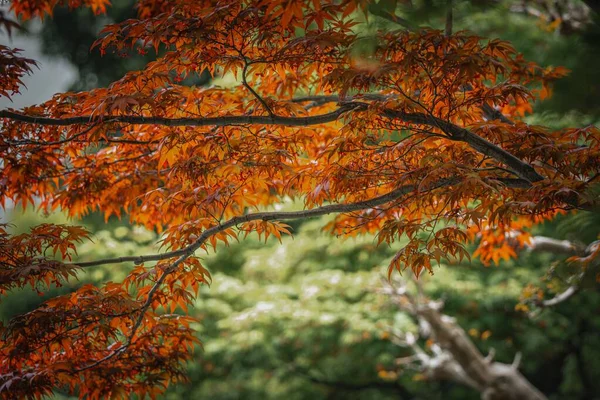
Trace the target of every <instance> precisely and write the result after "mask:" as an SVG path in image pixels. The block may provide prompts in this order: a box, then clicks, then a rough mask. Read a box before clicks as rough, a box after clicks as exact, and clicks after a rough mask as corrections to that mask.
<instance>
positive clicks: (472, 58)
mask: <svg viewBox="0 0 600 400" xmlns="http://www.w3.org/2000/svg"><path fill="white" fill-rule="evenodd" d="M392 3H393V5H394V6H395V4H396V3H395V2H392ZM392 3H390V4H392ZM61 4H67V5H68V6H69V7H71V8H75V7H89V8H91V10H92V11H94V12H95V13H102V12H104V11H105V9H106V7H107V6H108V1H106V0H72V1H68V2H67V1H58V0H35V1H34V0H15V1H13V2H12V5H11V7H12V9H13V10H14V12H15V13H16V14H17V15H19V16H20V18H22V19H28V18H34V17H40V18H41V17H43V16H46V15H51V14H52V12H53V10H54V8H55V7H56V6H58V5H61ZM370 4H371V5H372V4H373V3H371V2H369V1H366V0H343V1H337V2H321V1H315V0H274V1H266V0H248V1H245V2H240V1H238V0H219V1H212V0H202V1H195V2H193V1H162V0H161V1H155V0H141V1H139V2H138V8H137V10H138V18H137V19H130V20H126V21H120V22H116V23H113V24H110V25H108V26H106V27H104V28H103V29H102V32H101V33H100V37H99V38H98V39H97V41H96V42H95V43H94V45H93V47H94V51H100V52H101V53H105V52H107V51H115V52H117V53H118V54H120V55H123V56H127V55H128V54H129V52H130V51H135V48H137V49H138V51H140V50H139V49H142V52H144V51H145V49H146V48H148V47H154V48H155V50H156V54H155V59H154V60H153V61H151V62H149V63H148V64H147V65H146V66H144V67H143V68H142V69H141V70H139V71H131V72H129V73H127V74H126V75H125V76H123V77H122V78H121V79H118V80H116V81H114V82H113V83H111V84H110V85H108V86H107V87H105V88H97V89H93V90H89V91H85V92H79V93H65V94H57V95H55V96H54V97H53V98H52V99H50V100H49V101H46V102H44V103H42V104H40V105H38V106H32V107H28V108H26V109H24V110H20V111H18V110H0V124H1V126H2V136H1V137H0V163H1V165H2V169H0V201H1V204H3V205H6V204H10V202H14V203H16V204H19V203H21V204H22V205H24V206H29V205H32V206H35V207H39V208H40V209H41V210H44V211H51V210H56V209H59V208H60V209H62V210H64V211H65V212H66V213H67V214H68V215H70V216H74V217H78V216H82V215H85V214H87V213H89V212H91V211H93V210H99V211H100V212H103V213H104V216H105V218H106V219H108V218H109V217H110V216H112V215H117V216H121V215H126V216H127V217H128V218H129V220H130V222H131V223H136V224H140V225H143V226H145V227H146V228H148V229H153V230H156V231H157V232H159V233H162V234H163V236H162V239H161V240H162V242H161V244H162V246H163V247H162V248H161V250H160V252H158V253H156V254H138V255H124V256H121V257H117V258H111V259H98V260H90V261H85V262H83V261H76V262H72V261H71V257H73V256H74V254H75V250H76V245H77V243H78V242H80V241H82V240H86V238H87V232H85V231H83V230H81V229H80V228H76V227H67V226H56V225H48V224H46V225H41V226H39V227H36V228H34V229H33V230H32V231H31V232H29V233H28V234H21V235H12V234H10V233H9V232H8V229H5V227H1V229H0V261H1V268H0V291H2V292H5V291H7V290H10V289H12V288H15V287H23V286H27V285H29V286H32V287H34V288H36V289H37V288H38V286H40V285H42V286H43V287H48V286H59V285H61V284H63V283H64V282H65V281H66V280H68V279H70V278H72V277H73V276H74V275H75V274H76V272H77V271H78V270H80V269H83V268H86V269H87V268H94V267H97V266H100V265H106V264H117V263H127V262H128V263H133V264H134V265H135V266H134V267H133V268H132V269H131V271H130V272H129V273H128V275H127V276H126V277H125V278H124V279H123V280H122V281H121V282H109V283H105V284H104V285H99V287H94V286H91V285H84V286H82V287H79V288H78V289H77V290H76V291H75V292H73V293H72V294H70V295H66V296H62V297H57V298H54V299H50V300H48V301H47V302H45V303H44V304H42V305H41V306H40V307H39V308H37V309H35V310H33V311H32V312H30V313H28V314H26V315H23V316H19V317H17V318H16V319H15V320H14V321H13V322H11V323H10V324H9V326H8V327H7V328H6V329H5V330H4V331H3V335H2V338H1V339H0V355H1V356H2V359H3V360H8V361H7V362H5V363H1V364H0V395H4V393H7V392H9V393H10V394H11V395H14V397H38V398H39V397H41V396H43V395H47V394H50V393H51V392H52V391H53V390H56V388H61V390H62V389H63V388H64V389H65V390H68V391H70V392H72V393H74V392H76V391H77V392H78V394H79V396H80V397H81V398H91V399H94V398H105V397H111V396H112V397H116V398H118V397H121V398H127V397H131V396H133V395H134V394H135V395H138V396H140V397H143V396H144V395H145V394H148V395H151V396H156V395H157V394H159V393H160V392H162V391H164V390H165V388H166V386H167V385H168V384H171V383H175V382H178V381H179V380H181V379H182V377H183V370H182V369H183V365H184V363H185V362H186V360H188V359H189V357H190V356H191V351H190V350H189V349H190V348H191V346H193V345H194V344H195V343H196V342H197V339H196V338H195V336H194V335H193V332H192V329H191V328H190V320H189V318H187V317H184V316H179V315H174V314H172V313H173V312H174V311H175V310H178V309H180V310H183V311H186V310H187V307H188V306H189V305H190V304H191V302H192V301H193V299H194V297H195V296H196V295H197V294H198V290H199V286H200V285H203V284H208V283H209V282H210V274H209V273H208V271H207V270H206V269H205V268H204V267H203V266H202V264H201V260H200V259H198V258H196V256H195V254H196V251H198V250H208V249H209V248H212V249H217V250H218V249H220V246H219V244H222V245H227V244H228V243H230V242H231V241H232V240H234V239H235V240H237V239H238V238H239V237H243V236H245V235H248V234H250V233H257V234H258V236H259V237H260V238H261V239H262V237H263V235H264V238H265V240H267V238H268V237H269V236H273V237H275V238H276V239H278V240H281V238H282V236H283V235H285V234H290V231H291V230H290V227H289V226H288V225H286V224H285V223H284V222H283V221H287V220H295V219H308V218H313V217H317V216H321V215H327V214H335V215H336V217H335V218H334V219H333V220H332V222H331V223H330V224H329V225H328V226H327V228H328V230H329V231H331V232H333V233H335V234H336V235H346V236H353V235H358V234H362V233H375V234H377V235H378V242H379V243H387V244H391V243H393V242H395V241H398V240H400V239H402V240H403V241H404V243H405V246H404V247H403V249H402V250H400V251H398V252H397V254H396V256H395V257H394V258H393V259H392V260H391V262H390V266H389V273H390V275H391V274H392V273H393V272H394V271H405V270H406V269H409V270H410V271H412V273H413V274H415V275H417V276H419V275H420V274H422V273H423V272H424V271H428V272H431V271H432V265H433V264H432V263H433V262H434V261H435V262H437V263H440V261H441V260H442V259H443V258H445V259H447V260H459V261H460V260H462V259H468V258H469V254H468V252H467V250H466V247H465V245H466V244H467V243H468V242H476V243H477V246H478V247H477V250H476V251H475V253H474V254H473V256H475V257H479V258H480V259H481V261H482V262H483V263H484V264H489V263H491V262H494V263H499V262H500V261H501V260H507V259H510V258H511V257H515V256H516V252H517V249H516V248H515V245H514V244H513V242H511V240H513V241H515V242H517V244H518V245H519V246H524V245H525V243H526V242H527V239H528V236H527V235H528V232H527V231H528V229H529V228H530V227H531V226H532V224H533V223H539V222H541V221H543V220H546V219H551V218H553V217H554V216H555V215H556V214H557V210H585V209H591V208H593V207H595V206H597V196H594V195H593V193H594V190H593V189H594V179H595V178H596V177H597V176H598V170H599V166H600V131H599V130H598V129H597V128H594V127H584V128H574V129H565V130H559V131H552V130H550V129H546V128H544V127H539V126H534V125H528V124H527V123H525V122H523V121H521V120H520V118H521V117H522V116H524V115H525V114H526V113H530V112H532V111H533V108H532V104H533V103H534V101H535V100H536V97H539V98H543V97H547V96H549V95H550V94H551V84H552V82H553V81H554V80H556V79H558V78H559V77H561V76H563V75H564V74H565V73H566V72H567V71H566V70H564V69H562V68H560V67H558V68H542V67H540V66H538V65H536V64H534V63H530V62H528V61H526V60H525V59H524V58H523V56H521V55H520V54H517V53H516V52H515V50H514V49H513V47H512V46H511V45H510V44H508V43H506V42H503V41H498V40H491V41H489V42H487V43H486V42H485V41H484V40H482V38H480V37H478V36H476V35H473V34H471V33H468V32H456V33H454V34H452V35H449V34H448V32H441V31H439V30H435V29H429V28H423V29H419V30H412V31H411V30H406V29H405V30H399V31H390V32H376V33H374V34H373V42H374V43H376V44H377V45H376V46H374V48H373V49H372V52H370V53H369V54H368V55H363V54H358V53H357V49H358V48H360V46H359V44H360V43H361V40H362V38H361V37H360V36H359V35H357V31H358V30H359V29H362V27H361V26H364V24H365V22H364V18H363V17H362V16H361V13H363V14H365V15H368V12H369V5H370ZM377 4H378V5H379V6H382V4H381V3H377ZM380 11H381V10H380ZM384 11H385V13H384V15H386V16H388V17H390V18H393V19H394V18H395V19H396V20H397V22H398V21H399V20H398V18H397V17H395V14H393V12H392V11H394V10H387V9H386V10H384ZM2 18H3V17H2ZM3 21H4V22H3ZM400 22H401V21H400ZM0 23H3V24H4V25H6V26H7V28H8V27H13V26H14V25H13V24H12V23H9V22H6V20H1V19H0ZM367 23H368V21H367ZM7 24H8V25H7ZM96 47H97V49H96ZM159 50H160V51H159ZM33 66H35V61H33V60H30V59H27V58H24V57H21V55H20V52H19V51H18V50H16V49H11V48H9V47H7V46H3V45H0V96H10V95H12V94H14V93H18V91H19V89H20V85H21V84H22V77H23V76H24V75H25V74H28V73H31V72H32V67H33ZM205 69H206V70H207V71H210V72H211V74H212V75H213V77H214V78H217V77H218V78H222V79H221V82H222V83H227V84H226V85H225V84H223V86H225V87H219V86H214V87H204V88H199V87H193V86H187V85H186V84H185V80H184V78H185V77H188V76H191V75H193V74H197V73H200V72H202V71H203V70H205ZM219 74H220V76H218V75H219ZM225 74H227V76H223V75H225ZM288 198H299V199H301V200H303V201H304V206H305V208H304V209H302V210H297V211H281V210H279V209H278V208H277V207H278V204H279V203H281V202H282V201H283V200H285V199H288ZM515 232H518V233H517V234H516V236H515ZM515 237H516V240H515ZM596 253H597V252H594V253H593V257H596V256H597V254H596ZM590 257H592V256H591V255H590ZM574 261H576V260H575V259H574ZM580 261H581V260H580ZM586 262H587V261H586ZM167 312H171V314H168V313H167Z"/></svg>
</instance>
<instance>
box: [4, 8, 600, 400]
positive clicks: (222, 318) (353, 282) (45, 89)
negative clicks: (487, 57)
mask: <svg viewBox="0 0 600 400" xmlns="http://www.w3.org/2000/svg"><path fill="white" fill-rule="evenodd" d="M587 3H588V5H586V4H585V2H583V1H578V0H556V1H549V0H548V1H546V0H534V1H516V0H506V1H504V0H502V1H493V0H487V1H486V0H469V1H459V0H455V1H454V4H453V8H454V12H453V14H454V29H455V30H460V29H467V30H470V31H473V32H474V33H476V34H478V35H479V36H481V37H483V38H501V39H505V40H508V41H510V42H511V43H512V44H513V45H514V46H515V47H516V48H517V50H518V51H520V52H522V53H523V54H524V56H525V58H526V59H529V60H532V61H535V62H537V63H539V64H541V65H543V66H549V65H554V66H557V65H561V66H565V67H567V68H569V69H570V70H571V73H570V75H569V76H568V77H567V78H565V79H563V80H562V81H560V82H558V83H557V85H556V86H555V90H554V95H553V97H552V98H551V99H549V100H546V101H544V102H543V103H539V104H537V105H536V107H535V113H534V115H533V116H529V117H527V118H528V121H529V122H531V123H536V124H543V125H547V126H550V127H553V128H560V127H564V126H584V125H587V124H597V123H598V122H599V121H600V96H599V94H600V68H599V66H600V19H599V18H598V15H597V14H596V13H595V12H594V10H593V9H592V8H590V7H589V5H592V6H593V2H590V1H588V2H587ZM446 5H447V1H446V0H443V1H434V0H413V1H391V0H380V1H379V2H375V3H374V5H373V6H372V8H371V9H370V11H371V13H372V14H374V15H379V17H377V18H370V19H369V23H368V24H369V26H368V27H367V28H366V31H365V32H364V34H368V33H369V30H375V29H399V28H401V26H398V25H397V23H394V22H392V21H390V18H389V14H386V12H385V11H386V10H390V9H394V10H395V13H396V15H398V16H401V17H402V18H403V19H404V20H405V21H406V22H407V23H410V24H411V25H412V26H431V27H434V28H439V29H443V28H444V25H445V19H446ZM133 17H135V9H134V8H133V1H131V0H114V2H113V6H112V8H111V9H110V11H109V13H108V15H107V16H101V17H96V16H93V15H92V13H91V12H89V10H79V11H76V12H69V11H68V10H66V9H57V10H56V12H55V15H54V18H53V19H47V20H45V21H44V22H43V23H41V24H31V25H26V26H25V28H26V31H22V32H16V33H13V36H12V38H9V37H7V36H6V35H4V36H2V37H0V41H2V43H6V44H9V45H11V46H13V47H20V48H23V49H24V50H25V55H26V56H28V57H31V58H34V59H36V60H39V61H40V70H39V71H35V73H34V75H33V76H32V77H30V79H28V80H27V81H26V85H27V88H26V89H25V88H24V90H23V95H22V96H16V97H15V98H14V99H13V103H11V102H9V101H7V100H2V102H0V108H6V107H14V108H19V107H23V106H25V105H29V104H32V103H39V102H42V101H44V100H47V99H48V98H49V97H50V96H51V95H52V94H53V93H56V92H57V91H64V90H85V89H90V88H93V87H97V86H106V85H108V84H109V83H110V82H112V81H113V80H115V79H118V78H119V77H121V76H122V75H123V74H124V73H125V72H126V71H128V70H132V69H139V68H142V67H143V66H144V64H145V63H146V62H147V61H148V60H149V58H144V57H143V56H140V55H132V56H131V57H128V58H122V57H118V56H116V55H110V54H107V55H106V56H104V57H100V55H99V53H98V52H97V51H90V50H89V49H90V46H91V44H92V43H93V41H94V40H95V38H96V37H97V34H98V32H99V30H100V29H101V28H102V27H103V26H104V25H105V24H107V23H110V22H116V21H122V20H124V19H126V18H133ZM148 57H150V56H148ZM210 79H211V78H210V77H209V76H200V77H197V79H196V80H195V81H194V82H190V84H196V85H201V84H207V83H209V82H210V83H215V82H214V81H212V82H211V81H210ZM294 206H296V207H298V206H299V205H298V204H296V205H294V204H293V203H291V202H290V203H285V204H282V205H281V206H280V207H282V209H286V208H290V209H291V208H293V207H294ZM2 222H9V223H13V224H14V228H13V231H15V232H21V231H26V230H27V229H28V227H30V226H33V225H37V224H39V223H43V222H57V223H64V222H67V219H66V217H65V216H63V215H61V214H59V213H58V214H53V215H49V216H41V215H38V214H35V213H33V212H30V211H26V212H23V211H22V210H6V211H5V213H4V214H3V215H2ZM69 223H75V224H82V225H85V226H86V227H88V229H90V230H91V231H92V232H94V234H93V238H94V242H93V243H92V242H90V243H85V244H83V245H81V246H80V247H79V259H81V260H88V259H94V258H100V257H103V258H104V257H110V256H113V255H114V256H117V255H118V256H126V255H133V254H144V253H150V252H156V251H157V250H158V249H157V247H156V242H157V240H158V239H159V238H158V236H157V234H156V233H154V232H150V231H147V230H144V229H142V228H140V227H136V226H131V225H129V224H128V223H127V220H126V219H123V220H116V219H111V220H109V222H108V223H107V224H106V223H105V222H104V219H103V217H102V216H100V215H90V216H88V217H86V218H85V219H83V220H82V221H69ZM326 223H327V218H321V219H315V220H310V221H303V222H296V223H294V224H293V230H294V235H293V237H286V238H284V239H283V243H282V244H280V243H279V242H278V241H276V240H273V241H271V240H268V241H267V242H266V243H265V242H264V241H259V240H258V238H256V237H252V236H250V237H248V238H247V239H246V240H244V241H241V242H240V243H234V244H232V245H231V246H229V247H227V248H222V249H220V251H217V253H216V254H208V255H206V257H205V260H204V262H205V265H206V266H207V267H208V269H209V270H210V271H211V273H212V277H213V283H212V285H211V286H210V287H204V288H203V289H202V290H201V294H200V296H199V298H198V300H197V302H196V305H195V307H194V308H193V309H190V310H189V313H190V314H191V315H192V316H194V317H195V318H196V319H197V320H198V322H197V323H196V326H195V328H196V329H197V332H198V336H199V338H200V339H201V341H202V343H203V346H202V347H198V349H197V351H196V353H195V356H194V358H193V361H192V362H191V363H190V364H189V366H188V372H189V380H190V381H189V383H186V384H180V385H178V386H174V387H170V388H169V390H168V392H167V394H166V395H165V396H164V398H165V399H173V400H174V399H200V398H207V399H216V400H228V399H249V400H252V399H281V398H286V399H288V400H292V399H313V400H317V399H365V400H366V399H479V398H480V396H481V394H480V393H479V392H478V391H477V390H474V389H472V388H470V387H468V385H464V384H461V383H459V382H456V381H454V380H451V379H450V380H443V379H433V378H432V377H431V376H429V375H428V374H427V369H426V368H425V367H424V362H423V361H422V360H421V361H419V360H418V357H417V358H415V357H414V356H415V354H416V350H415V348H416V347H415V345H416V346H417V347H418V348H420V349H422V350H423V351H424V352H425V353H426V354H429V356H431V359H432V360H433V359H434V358H435V356H436V347H435V343H434V342H432V340H431V339H429V338H428V332H427V327H424V326H423V324H422V323H420V321H419V319H418V318H415V317H414V316H413V315H411V314H410V313H408V312H407V311H406V309H405V308H403V307H402V306H401V305H399V304H398V301H396V300H397V297H398V296H396V298H394V295H390V294H388V293H385V290H382V289H385V288H386V284H385V283H384V282H383V281H382V277H384V276H386V274H387V265H388V263H389V261H390V259H391V258H392V257H393V255H394V254H395V252H396V250H397V249H398V248H399V247H401V246H402V243H397V244H396V245H395V246H394V247H392V248H390V247H386V246H380V247H377V246H376V240H375V238H374V237H372V236H371V237H370V236H365V237H357V238H349V239H345V240H342V239H340V238H336V237H334V236H332V235H328V234H327V233H324V232H322V231H321V227H322V226H324V225H325V224H326ZM599 232H600V214H594V213H589V212H588V213H582V214H579V215H572V214H567V215H564V216H562V217H560V218H558V219H557V220H556V221H553V222H551V223H546V224H544V225H541V226H538V227H536V228H535V229H534V232H533V233H534V234H536V235H544V236H551V237H553V238H558V239H566V240H569V241H571V242H573V243H580V244H582V245H585V244H588V243H591V242H593V241H594V240H597V239H598V233H599ZM127 268H128V267H127V266H119V267H118V268H117V267H114V266H111V267H105V268H103V267H99V268H97V269H94V270H92V271H89V272H88V273H86V274H82V275H80V277H79V281H78V282H77V281H76V282H73V283H72V285H73V286H71V287H69V286H67V287H62V288H58V289H54V290H51V291H50V292H47V293H44V294H43V295H41V296H40V295H38V294H37V293H36V292H35V291H31V290H15V291H13V292H11V293H10V294H9V295H8V296H6V297H4V298H3V299H2V301H1V302H0V318H1V319H2V320H3V321H7V320H8V319H10V318H11V317H12V316H14V315H17V314H20V313H24V312H27V311H28V310H30V309H32V308H33V307H35V306H36V305H37V304H39V303H40V302H42V301H44V299H46V298H48V297H51V296H55V295H57V294H59V293H66V292H69V291H70V290H73V288H74V287H76V286H77V285H81V284H83V283H86V282H92V283H94V282H102V281H107V280H120V279H122V278H124V277H125V275H126V272H127ZM434 272H435V273H434V275H432V276H429V275H426V276H423V277H422V278H421V280H420V282H421V283H420V285H419V287H416V286H415V285H414V283H413V282H412V280H411V279H410V278H409V277H408V276H407V274H405V276H403V277H401V278H402V279H405V280H408V281H409V283H408V284H406V285H407V286H406V290H409V291H411V292H412V293H415V296H417V295H418V296H421V297H422V298H425V297H428V298H430V299H433V300H439V301H443V304H444V305H443V309H442V310H441V312H443V313H444V314H446V315H448V316H451V317H453V318H455V322H456V324H457V325H458V326H459V327H460V328H461V329H462V330H464V332H465V333H466V334H467V335H468V337H469V338H470V340H471V341H472V342H473V343H474V344H475V345H476V346H477V348H478V349H479V350H480V351H481V353H482V354H483V355H486V354H488V353H489V352H490V351H491V350H492V349H493V352H495V359H496V360H497V361H500V362H504V363H511V362H512V361H513V359H514V358H515V356H516V355H517V354H520V355H521V364H520V369H521V372H522V373H523V374H524V375H525V376H526V377H527V379H528V380H529V381H530V382H531V383H532V384H533V385H534V386H536V387H537V388H538V389H539V390H541V391H542V392H544V393H545V394H546V395H547V396H548V397H549V398H551V399H582V400H584V399H585V400H587V399H596V398H599V399H600V335H599V334H598V332H599V331H600V293H599V292H598V285H597V283H595V282H590V283H588V284H587V286H586V287H585V288H584V289H583V290H581V291H580V292H579V293H577V294H576V295H575V296H573V297H571V298H570V299H568V301H564V302H562V303H560V304H558V305H556V306H554V307H547V308H544V309H541V308H539V307H537V308H536V306H535V304H534V303H535V302H532V301H531V299H532V298H535V297H538V298H542V296H543V297H544V298H550V297H552V296H553V295H554V294H556V293H560V292H561V291H563V290H564V289H565V288H566V287H568V286H569V282H570V279H571V278H572V277H573V276H574V275H576V274H577V273H578V271H574V270H573V269H572V267H571V266H569V265H568V264H566V263H565V262H564V257H561V256H560V255H557V254H552V253H547V252H539V251H527V250H524V251H522V252H520V253H519V257H518V258H517V259H515V260H511V261H504V262H502V263H501V264H500V265H498V266H491V267H486V266H484V265H482V264H481V263H479V262H478V261H477V260H474V261H473V262H468V261H465V262H461V263H455V264H453V265H442V266H440V267H436V269H435V270H434ZM403 285H405V284H403V283H398V284H396V287H403ZM178 312H183V311H182V310H178ZM411 338H412V339H411ZM56 398H58V399H62V398H68V396H66V395H64V396H63V395H61V394H58V395H57V396H56Z"/></svg>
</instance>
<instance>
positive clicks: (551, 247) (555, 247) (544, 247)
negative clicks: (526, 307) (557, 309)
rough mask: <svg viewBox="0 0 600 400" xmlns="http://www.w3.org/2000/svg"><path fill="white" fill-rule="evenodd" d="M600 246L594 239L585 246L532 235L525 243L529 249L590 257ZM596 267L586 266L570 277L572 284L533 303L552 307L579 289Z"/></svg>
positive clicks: (543, 306) (599, 242)
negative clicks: (552, 295) (550, 296)
mask: <svg viewBox="0 0 600 400" xmlns="http://www.w3.org/2000/svg"><path fill="white" fill-rule="evenodd" d="M598 246H600V241H598V240H597V241H595V242H592V243H590V244H589V245H587V246H583V245H581V244H578V243H574V242H571V241H569V240H558V239H553V238H549V237H546V236H533V237H532V238H531V239H530V240H529V243H528V244H526V245H525V248H527V249H528V250H529V251H544V252H549V253H554V254H561V255H567V256H578V257H582V258H585V257H591V256H592V255H593V253H594V252H595V251H596V249H597V248H598ZM595 271H596V269H595V268H592V266H587V267H586V268H585V269H584V270H583V271H582V272H580V273H579V274H577V275H576V276H574V277H573V278H572V284H571V285H570V286H569V287H567V288H566V289H565V290H564V291H562V292H560V293H558V294H556V295H555V296H554V297H552V298H550V299H547V300H539V301H536V302H535V304H536V305H537V306H538V307H542V308H546V307H553V306H556V305H557V304H560V303H562V302H564V301H566V300H568V299H570V298H571V297H573V296H574V295H575V294H577V293H579V291H580V290H581V283H582V281H583V280H584V279H585V278H586V275H589V274H591V273H593V272H595Z"/></svg>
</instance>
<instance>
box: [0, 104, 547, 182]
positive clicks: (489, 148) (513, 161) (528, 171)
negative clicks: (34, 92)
mask: <svg viewBox="0 0 600 400" xmlns="http://www.w3.org/2000/svg"><path fill="white" fill-rule="evenodd" d="M331 101H333V99H331ZM366 107H368V104H367V103H362V102H356V101H353V102H344V103H343V104H342V105H341V106H340V108H338V109H337V110H335V111H332V112H330V113H327V114H322V115H315V116H309V117H282V116H276V115H274V116H252V115H249V116H241V115H239V116H223V117H207V118H165V117H141V116H128V115H120V116H107V117H94V116H81V117H70V118H47V117H34V116H29V115H24V114H19V113H15V112H12V111H7V110H3V111H0V118H9V119H13V120H17V121H22V122H27V123H32V124H41V125H54V126H56V125H58V126H67V125H74V124H86V123H92V122H93V123H97V122H99V121H103V120H104V121H106V122H123V123H129V124H144V125H146V124H152V125H165V126H224V125H233V124H259V125H282V126H310V125H318V124H323V123H328V122H332V121H335V120H336V119H337V118H338V117H340V116H341V115H342V114H343V113H344V112H347V111H350V110H364V109H365V108H366ZM383 116H384V117H387V118H391V119H399V120H401V121H404V122H408V123H415V124H420V125H427V126H431V127H435V128H439V129H441V130H443V131H444V132H445V133H446V134H447V135H449V138H450V139H451V140H457V141H462V142H465V143H467V144H468V145H469V146H471V147H472V148H473V149H475V150H477V151H478V152H480V153H481V154H484V155H487V156H489V157H492V158H494V159H495V160H497V161H499V162H501V163H504V164H505V165H507V166H508V167H510V168H511V169H512V170H513V172H514V173H515V174H516V175H517V176H519V177H520V178H521V179H525V180H527V181H529V182H538V181H541V180H543V179H544V177H543V176H542V175H540V174H538V173H537V172H536V171H535V169H534V168H533V167H532V166H530V165H529V164H527V163H525V162H523V161H521V160H520V159H518V158H517V157H515V156H514V155H512V154H510V153H509V152H507V151H506V150H504V149H502V148H500V147H498V146H496V145H495V144H493V143H491V142H489V141H487V140H485V139H484V138H482V137H480V136H477V135H475V134H474V133H472V132H470V131H469V130H467V129H464V128H461V127H460V126H458V125H455V124H453V123H451V122H448V121H445V120H443V119H441V118H438V117H435V116H432V115H427V114H424V113H406V112H402V111H395V110H389V109H388V110H384V111H383ZM103 118H105V119H103Z"/></svg>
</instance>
